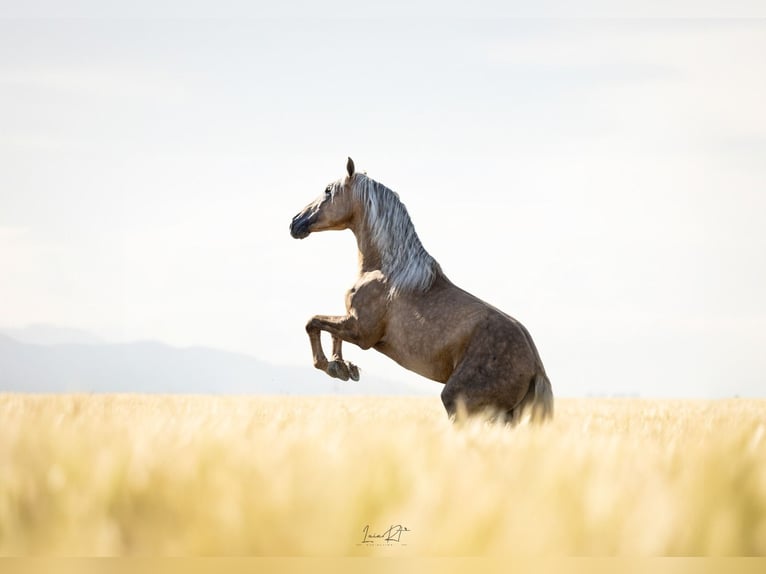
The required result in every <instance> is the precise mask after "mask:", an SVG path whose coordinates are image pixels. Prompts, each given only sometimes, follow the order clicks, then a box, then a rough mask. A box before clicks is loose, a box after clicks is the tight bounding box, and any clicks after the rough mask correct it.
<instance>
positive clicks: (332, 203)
mask: <svg viewBox="0 0 766 574" xmlns="http://www.w3.org/2000/svg"><path fill="white" fill-rule="evenodd" d="M346 170H347V171H348V177H345V178H343V179H339V180H338V181H335V182H333V183H330V184H328V186H327V187H326V188H325V190H324V192H323V193H322V195H320V196H319V197H317V198H316V199H315V200H314V201H312V202H311V203H309V204H308V205H307V206H306V207H304V208H303V209H302V210H301V212H300V213H299V214H298V215H296V216H295V217H293V221H292V223H290V235H292V236H293V237H295V238H296V239H303V238H304V237H308V235H309V234H310V233H313V232H315V231H328V230H331V229H347V228H348V227H349V226H350V225H351V222H352V220H353V218H354V212H355V210H354V198H353V192H352V190H351V182H352V180H353V179H354V162H353V160H352V159H351V158H348V163H347V164H346Z"/></svg>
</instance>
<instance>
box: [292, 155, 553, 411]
mask: <svg viewBox="0 0 766 574" xmlns="http://www.w3.org/2000/svg"><path fill="white" fill-rule="evenodd" d="M346 172H347V175H346V176H344V177H343V178H341V179H339V180H337V181H334V182H332V183H330V184H328V185H327V186H326V187H325V189H324V192H323V193H322V194H321V195H320V196H319V197H318V198H317V199H316V200H314V201H312V202H311V203H309V204H308V205H307V206H306V207H305V208H303V210H301V212H300V213H298V214H297V215H296V216H295V217H293V219H292V221H291V223H290V234H291V235H292V237H293V238H295V239H304V238H306V237H308V236H309V235H310V234H311V233H317V232H320V231H330V230H344V229H350V230H351V231H352V232H353V234H354V236H355V237H356V242H357V246H358V249H359V276H358V279H357V281H356V283H355V284H354V286H353V287H352V288H351V289H350V290H349V291H348V292H347V293H346V310H347V314H346V315H344V316H328V315H316V316H314V317H311V319H309V321H308V323H307V324H306V332H307V333H308V336H309V341H310V343H311V351H312V354H313V361H314V367H316V368H317V369H319V370H321V371H324V372H325V373H327V374H328V375H330V376H331V377H334V378H338V379H341V380H344V381H345V380H348V379H352V380H354V381H357V380H359V369H358V367H357V366H356V365H354V364H353V363H351V362H349V361H346V360H345V359H344V358H343V353H342V344H343V342H344V341H345V342H347V343H351V344H354V345H356V346H358V347H360V348H361V349H365V350H366V349H370V348H372V349H375V350H376V351H379V352H380V353H383V354H384V355H386V356H388V357H389V358H391V359H393V360H394V361H396V362H397V363H399V365H401V366H402V367H404V368H406V369H408V370H410V371H413V372H415V373H418V374H419V375H422V376H424V377H426V378H428V379H432V380H434V381H438V382H439V383H442V384H443V385H444V387H443V389H442V392H441V400H442V403H443V404H444V408H445V409H446V411H447V414H448V416H449V417H450V418H451V419H452V420H455V418H456V417H457V416H458V415H460V414H467V415H474V414H480V413H487V412H490V413H492V418H493V419H495V420H496V419H497V417H501V418H502V420H504V421H505V422H508V423H511V424H514V425H515V424H516V423H518V422H519V421H520V420H521V419H522V417H523V416H525V415H526V413H528V414H529V418H530V419H531V421H532V422H542V421H545V420H547V419H550V418H552V416H553V391H552V389H551V383H550V381H549V379H548V376H547V375H546V373H545V369H544V367H543V363H542V361H541V359H540V355H539V353H538V351H537V348H536V347H535V344H534V342H533V341H532V337H531V336H530V334H529V332H528V331H527V329H526V328H525V327H524V326H523V325H522V324H521V323H520V322H519V321H517V320H516V319H514V318H513V317H511V316H509V315H507V314H505V313H503V312H502V311H500V310H498V309H496V308H495V307H493V306H491V305H489V304H488V303H485V302H484V301H482V300H481V299H479V298H478V297H475V296H473V295H471V294H470V293H468V292H467V291H464V290H463V289H461V288H460V287H458V286H456V285H455V284H453V283H452V282H451V281H450V280H449V279H448V278H447V276H446V275H445V274H444V273H443V272H442V269H441V267H440V265H439V263H438V262H437V261H436V260H435V259H434V258H433V257H432V256H431V255H430V254H429V253H428V252H427V251H426V250H425V248H424V247H423V244H422V243H421V242H420V239H419V237H418V235H417V233H416V232H415V227H414V225H413V223H412V221H411V219H410V216H409V214H408V212H407V209H406V208H405V206H404V204H403V203H402V202H401V200H400V199H399V196H398V194H397V193H395V192H394V191H392V190H390V189H389V188H387V187H386V186H384V185H383V184H381V183H379V182H377V181H375V180H373V179H372V178H370V177H367V175H366V173H357V172H356V170H355V167H354V162H353V160H352V159H351V158H348V162H347V164H346ZM322 331H326V332H328V333H330V335H331V337H332V356H331V358H330V360H329V361H328V359H327V357H326V355H325V353H324V351H323V349H322V343H321V340H320V334H321V332H322Z"/></svg>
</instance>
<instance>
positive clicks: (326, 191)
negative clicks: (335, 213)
mask: <svg viewBox="0 0 766 574" xmlns="http://www.w3.org/2000/svg"><path fill="white" fill-rule="evenodd" d="M324 192H325V193H326V194H327V195H330V194H331V193H332V186H331V185H328V186H327V189H325V190H324Z"/></svg>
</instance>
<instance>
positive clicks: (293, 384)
mask: <svg viewBox="0 0 766 574" xmlns="http://www.w3.org/2000/svg"><path fill="white" fill-rule="evenodd" d="M5 332H6V333H7V331H5ZM436 387H437V385H436V384H434V383H430V382H428V381H425V380H424V381H423V385H422V387H421V386H420V385H418V384H415V383H409V382H401V381H387V380H384V379H379V378H376V377H369V376H367V375H366V374H365V373H362V380H361V381H358V382H353V381H339V380H336V379H331V378H329V377H327V376H326V375H324V374H323V373H320V372H319V371H317V370H315V369H313V368H311V367H289V366H278V365H271V364H269V363H265V362H262V361H259V360H257V359H255V358H253V357H250V356H248V355H242V354H237V353H230V352H227V351H220V350H216V349H210V348H206V347H188V348H178V347H172V346H169V345H166V344H163V343H157V342H151V341H142V342H135V343H115V344H107V343H69V342H67V343H60V344H44V345H42V344H30V343H25V342H22V341H19V340H17V339H15V338H12V337H9V336H7V335H3V334H0V392H7V391H14V392H121V393H132V392H135V393H213V394H285V395H327V394H343V395H348V394H352V395H359V394H364V395H435V394H437V392H438V390H439V389H437V388H436Z"/></svg>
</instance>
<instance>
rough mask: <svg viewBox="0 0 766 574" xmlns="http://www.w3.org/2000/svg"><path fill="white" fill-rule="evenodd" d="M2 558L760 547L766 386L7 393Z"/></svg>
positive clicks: (639, 552) (725, 551) (764, 514)
mask: <svg viewBox="0 0 766 574" xmlns="http://www.w3.org/2000/svg"><path fill="white" fill-rule="evenodd" d="M0 425H1V426H0V428H1V429H2V432H1V433H0V555H22V556H29V555H48V556H60V555H77V556H101V555H107V556H141V555H145V556H170V555H194V556H200V555H236V556H245V555H246V556H306V555H310V556H418V555H428V556H472V555H493V554H514V555H521V556H524V555H529V556H539V555H546V556H551V555H552V556H571V555H598V556H612V555H618V556H660V555H661V556H665V555H686V556H689V555H694V556H696V555H706V556H709V555H764V554H766V436H764V435H766V400H744V399H732V400H722V401H682V400H679V401H670V400H667V401H666V400H663V401H655V400H639V399H568V400H567V399H562V400H558V401H557V403H556V416H555V420H554V421H553V422H552V423H550V424H548V425H546V426H543V427H532V426H528V425H522V426H519V427H517V428H515V429H509V428H506V427H502V426H499V425H493V424H490V423H486V422H481V421H477V420H472V421H467V422H462V423H456V424H451V423H450V422H449V421H448V420H447V419H446V416H445V414H444V412H443V410H442V406H441V404H440V402H439V400H438V398H373V397H364V398H358V397H354V398H339V397H300V398H296V397H210V396H152V395H24V394H5V395H0Z"/></svg>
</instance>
